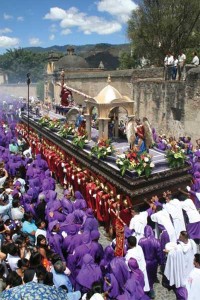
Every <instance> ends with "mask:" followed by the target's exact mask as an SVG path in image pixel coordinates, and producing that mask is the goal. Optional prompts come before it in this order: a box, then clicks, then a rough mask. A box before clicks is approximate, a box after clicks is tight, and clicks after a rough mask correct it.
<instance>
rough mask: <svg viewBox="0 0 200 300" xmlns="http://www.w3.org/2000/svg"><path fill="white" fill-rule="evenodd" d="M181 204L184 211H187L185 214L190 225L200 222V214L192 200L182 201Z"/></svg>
mask: <svg viewBox="0 0 200 300" xmlns="http://www.w3.org/2000/svg"><path fill="white" fill-rule="evenodd" d="M180 203H181V206H182V209H183V210H185V212H186V214H187V216H188V219H189V223H190V224H191V223H196V222H200V214H199V212H198V210H197V209H196V206H195V205H194V203H193V201H192V200H191V199H186V200H185V201H181V202H180Z"/></svg>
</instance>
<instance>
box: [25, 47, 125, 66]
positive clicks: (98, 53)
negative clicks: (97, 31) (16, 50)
mask: <svg viewBox="0 0 200 300" xmlns="http://www.w3.org/2000/svg"><path fill="white" fill-rule="evenodd" d="M69 47H73V48H74V50H75V53H76V54H77V55H79V56H82V57H83V58H85V59H86V61H87V62H88V63H89V65H90V66H91V67H92V68H98V66H99V63H100V62H101V61H102V62H103V64H104V67H105V69H106V70H115V69H117V68H118V67H119V56H120V54H121V53H122V52H130V44H118V45H112V44H106V43H101V44H93V45H92V44H88V45H80V46H75V45H64V46H57V45H54V46H51V47H48V48H42V47H28V48H25V50H28V51H31V52H35V53H39V52H40V53H41V52H43V53H44V52H57V53H60V54H61V55H62V54H63V55H65V54H66V53H67V49H68V48H69Z"/></svg>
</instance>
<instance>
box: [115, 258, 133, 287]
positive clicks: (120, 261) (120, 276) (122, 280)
mask: <svg viewBox="0 0 200 300" xmlns="http://www.w3.org/2000/svg"><path fill="white" fill-rule="evenodd" d="M110 268H111V272H112V274H113V275H114V276H115V278H116V279H117V282H118V284H119V289H120V292H123V288H124V285H125V284H126V282H127V280H128V279H129V278H130V273H129V270H128V267H127V265H126V263H125V260H124V258H123V257H114V258H113V259H112V261H111V263H110Z"/></svg>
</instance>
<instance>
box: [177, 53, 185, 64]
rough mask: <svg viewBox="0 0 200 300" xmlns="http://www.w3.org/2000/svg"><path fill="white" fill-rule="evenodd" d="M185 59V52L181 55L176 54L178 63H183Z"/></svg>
mask: <svg viewBox="0 0 200 300" xmlns="http://www.w3.org/2000/svg"><path fill="white" fill-rule="evenodd" d="M185 60H186V55H185V54H183V53H182V54H181V55H179V56H178V62H179V64H183V63H184V62H185Z"/></svg>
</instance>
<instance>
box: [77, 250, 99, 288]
mask: <svg viewBox="0 0 200 300" xmlns="http://www.w3.org/2000/svg"><path fill="white" fill-rule="evenodd" d="M101 279H102V273H101V269H100V267H99V266H98V265H97V264H95V263H94V259H93V257H92V256H91V255H90V254H85V255H84V256H83V264H82V267H81V269H80V271H79V273H78V275H77V277H76V281H77V282H78V284H80V285H81V286H83V287H85V288H87V289H88V290H89V289H91V287H92V284H93V283H94V282H95V281H99V280H101Z"/></svg>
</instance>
